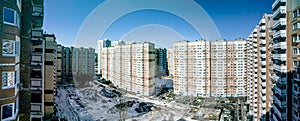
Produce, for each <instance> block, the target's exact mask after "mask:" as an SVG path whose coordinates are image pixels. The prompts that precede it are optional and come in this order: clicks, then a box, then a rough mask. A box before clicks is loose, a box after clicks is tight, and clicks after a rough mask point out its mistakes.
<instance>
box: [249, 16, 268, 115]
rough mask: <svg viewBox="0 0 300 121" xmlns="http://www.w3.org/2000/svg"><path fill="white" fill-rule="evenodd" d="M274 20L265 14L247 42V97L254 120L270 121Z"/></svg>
mask: <svg viewBox="0 0 300 121" xmlns="http://www.w3.org/2000/svg"><path fill="white" fill-rule="evenodd" d="M272 25H273V20H272V15H271V14H265V15H264V16H263V17H262V19H261V20H260V21H259V23H258V25H257V26H256V27H255V28H254V30H253V32H252V33H251V34H250V36H249V38H248V40H247V63H248V65H247V73H248V75H247V90H248V93H247V96H248V102H249V103H250V112H251V114H250V115H252V116H253V118H254V120H269V116H270V113H271V103H272V101H273V99H272V95H273V92H272V87H273V84H272V80H271V79H270V75H272V74H273V73H272V71H271V70H270V66H272V62H271V60H270V56H271V50H270V48H269V45H270V43H272V39H271V37H270V36H271V35H272V31H271V28H272Z"/></svg>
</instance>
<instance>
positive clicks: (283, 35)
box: [273, 30, 286, 38]
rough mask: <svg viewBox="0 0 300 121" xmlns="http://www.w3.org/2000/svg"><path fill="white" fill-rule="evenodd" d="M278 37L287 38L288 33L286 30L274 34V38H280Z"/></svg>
mask: <svg viewBox="0 0 300 121" xmlns="http://www.w3.org/2000/svg"><path fill="white" fill-rule="evenodd" d="M278 37H286V31H285V30H279V31H277V32H275V33H274V35H273V38H278Z"/></svg>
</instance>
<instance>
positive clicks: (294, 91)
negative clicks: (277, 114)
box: [293, 87, 300, 98]
mask: <svg viewBox="0 0 300 121" xmlns="http://www.w3.org/2000/svg"><path fill="white" fill-rule="evenodd" d="M293 95H295V96H297V97H298V98H299V97H300V90H297V89H295V87H294V89H293Z"/></svg>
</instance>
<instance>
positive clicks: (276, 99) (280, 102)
mask: <svg viewBox="0 0 300 121" xmlns="http://www.w3.org/2000/svg"><path fill="white" fill-rule="evenodd" d="M273 99H274V101H275V102H276V104H278V105H285V103H286V101H281V100H279V99H278V97H276V96H273Z"/></svg>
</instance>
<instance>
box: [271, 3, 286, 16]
mask: <svg viewBox="0 0 300 121" xmlns="http://www.w3.org/2000/svg"><path fill="white" fill-rule="evenodd" d="M282 14H286V7H285V6H280V7H279V8H278V9H277V10H276V11H275V12H274V13H273V15H272V16H273V19H277V18H278V17H280V16H281V15H282Z"/></svg>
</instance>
